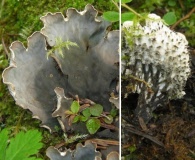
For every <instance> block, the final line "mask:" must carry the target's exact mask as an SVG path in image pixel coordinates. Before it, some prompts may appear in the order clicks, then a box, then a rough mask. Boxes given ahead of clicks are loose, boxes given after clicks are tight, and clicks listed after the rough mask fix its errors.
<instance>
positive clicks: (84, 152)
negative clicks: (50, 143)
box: [46, 141, 101, 160]
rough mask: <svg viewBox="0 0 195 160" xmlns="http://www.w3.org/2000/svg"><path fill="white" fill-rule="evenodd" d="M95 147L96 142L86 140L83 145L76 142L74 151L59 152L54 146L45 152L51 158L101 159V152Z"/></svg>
mask: <svg viewBox="0 0 195 160" xmlns="http://www.w3.org/2000/svg"><path fill="white" fill-rule="evenodd" d="M96 147H97V146H96V144H94V143H92V142H91V141H86V142H85V145H84V146H83V145H82V144H81V143H78V144H77V146H76V149H75V150H74V151H71V150H67V151H65V152H59V151H58V150H57V149H56V148H54V147H49V148H48V149H47V151H46V154H47V156H48V157H49V158H50V159H51V160H73V159H74V160H82V159H83V160H101V153H100V152H98V151H96Z"/></svg>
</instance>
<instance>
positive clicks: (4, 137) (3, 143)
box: [0, 129, 8, 160]
mask: <svg viewBox="0 0 195 160" xmlns="http://www.w3.org/2000/svg"><path fill="white" fill-rule="evenodd" d="M7 144H8V130H7V129H4V130H2V131H1V132H0V148H1V151H0V160H4V159H5V151H6V148H7Z"/></svg>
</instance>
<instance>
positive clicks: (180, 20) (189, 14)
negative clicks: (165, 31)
mask: <svg viewBox="0 0 195 160" xmlns="http://www.w3.org/2000/svg"><path fill="white" fill-rule="evenodd" d="M194 12H195V7H194V8H192V10H191V11H190V12H189V13H188V14H186V15H185V16H184V17H182V18H181V19H179V20H178V21H177V22H176V23H175V24H174V25H173V26H171V29H172V30H173V29H174V28H175V27H176V26H177V25H178V24H179V23H181V22H182V21H184V20H185V19H188V18H189V17H190V16H191V15H192V13H194Z"/></svg>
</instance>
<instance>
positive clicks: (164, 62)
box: [121, 0, 195, 160]
mask: <svg viewBox="0 0 195 160" xmlns="http://www.w3.org/2000/svg"><path fill="white" fill-rule="evenodd" d="M194 12H195V2H194V1H193V0H186V1H184V0H153V1H147V0H138V1H135V0H121V159H122V160H193V159H194V158H195V150H194V148H195V41H194V40H195V28H194V24H195V21H194V20H195V14H194Z"/></svg>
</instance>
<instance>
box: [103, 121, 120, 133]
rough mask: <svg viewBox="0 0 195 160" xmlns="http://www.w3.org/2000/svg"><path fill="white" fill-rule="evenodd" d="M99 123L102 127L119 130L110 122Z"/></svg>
mask: <svg viewBox="0 0 195 160" xmlns="http://www.w3.org/2000/svg"><path fill="white" fill-rule="evenodd" d="M100 125H101V127H103V128H107V129H112V130H115V131H118V130H119V129H118V128H117V127H115V126H114V125H111V124H105V123H101V124H100Z"/></svg>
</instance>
